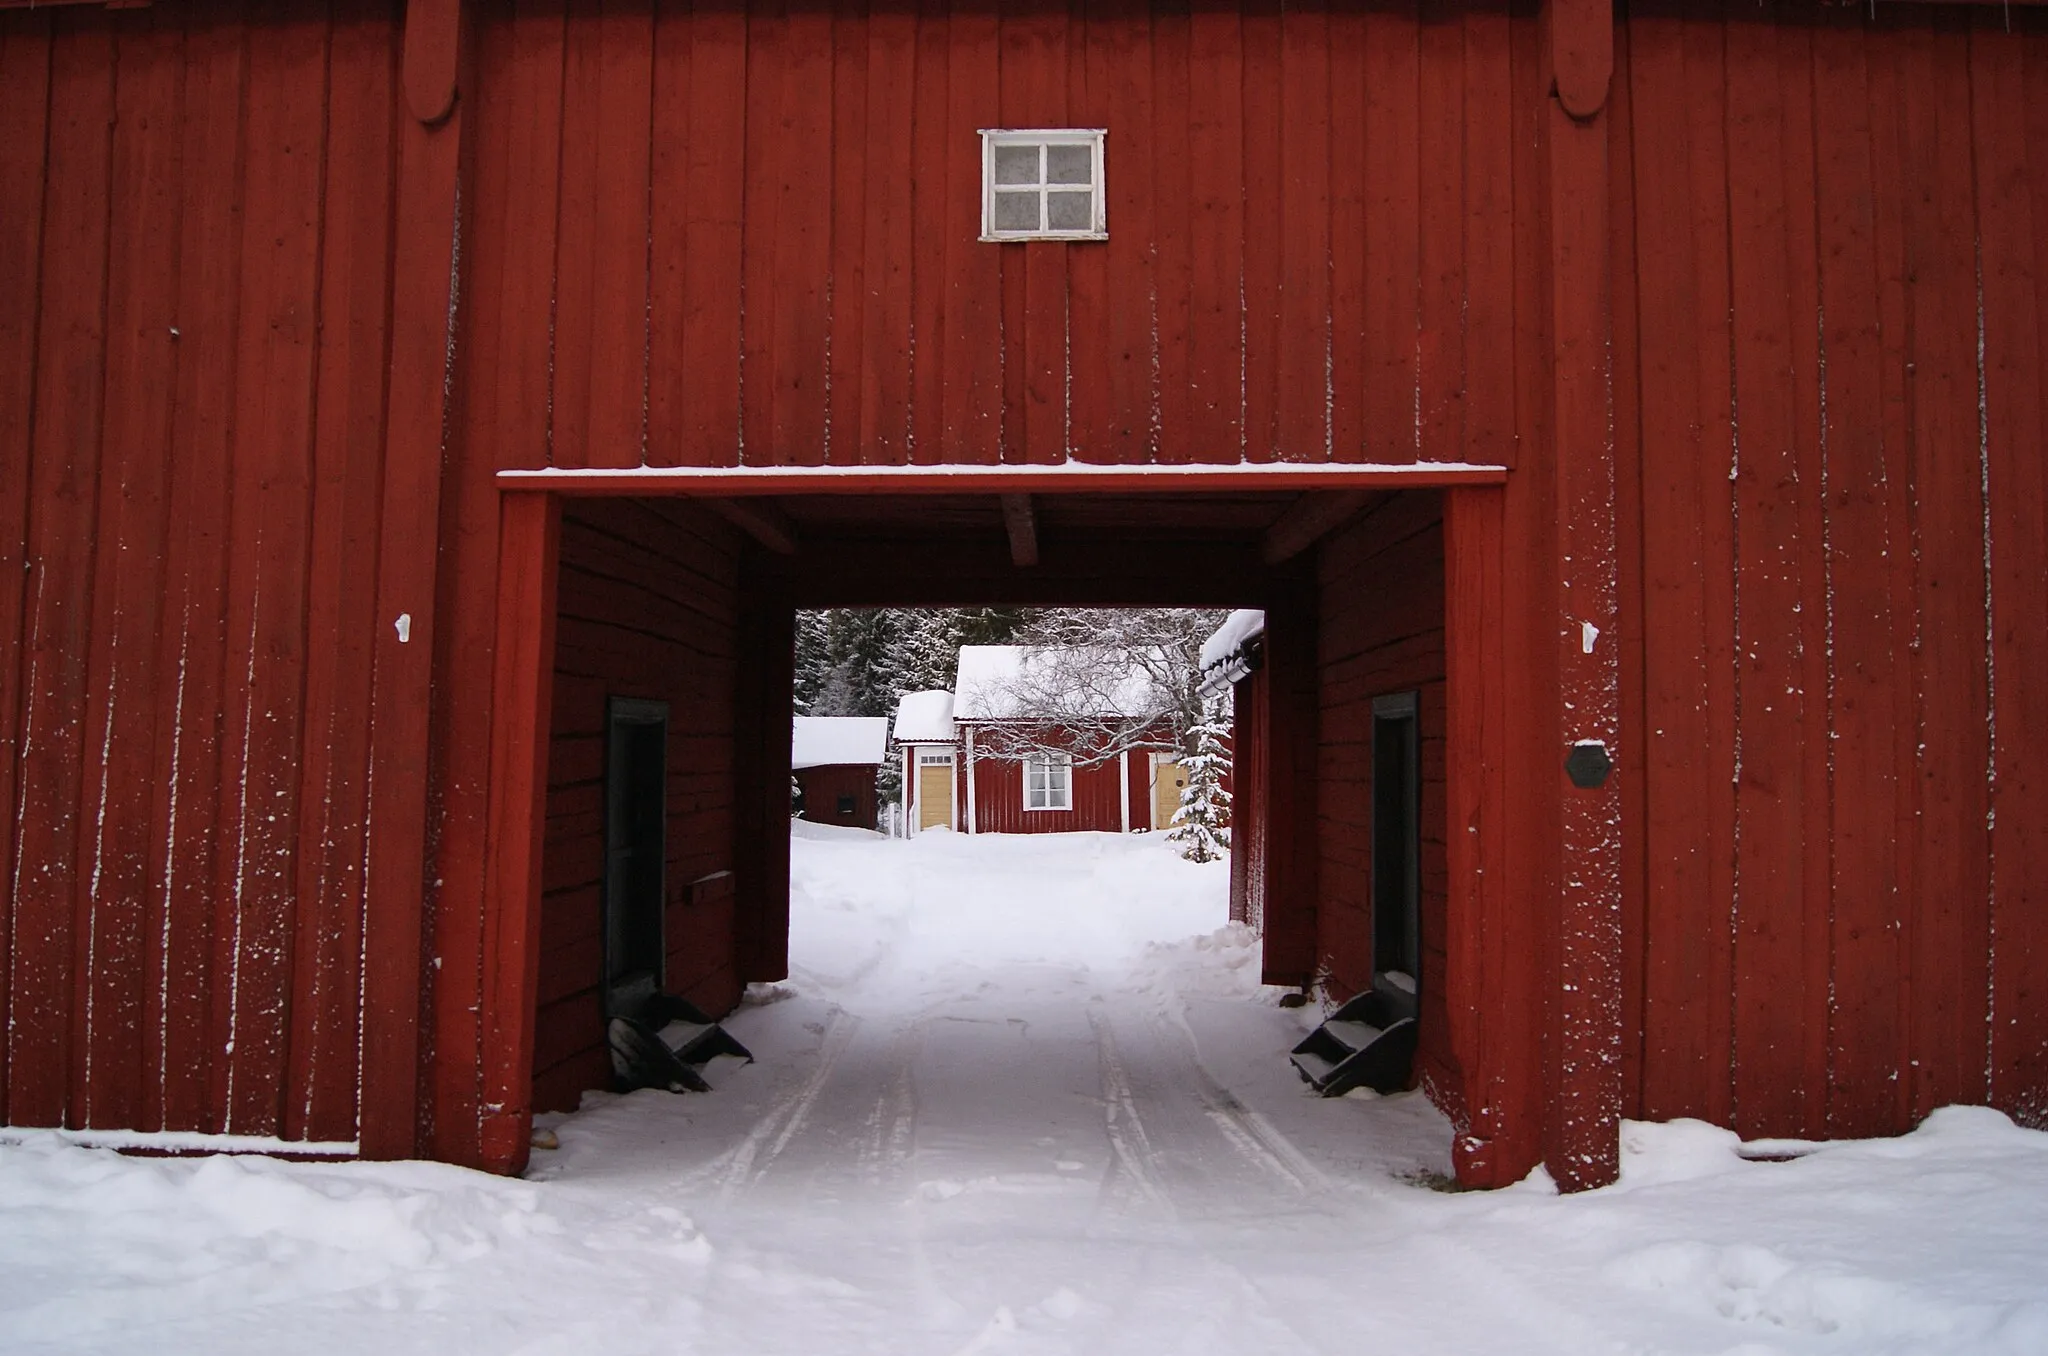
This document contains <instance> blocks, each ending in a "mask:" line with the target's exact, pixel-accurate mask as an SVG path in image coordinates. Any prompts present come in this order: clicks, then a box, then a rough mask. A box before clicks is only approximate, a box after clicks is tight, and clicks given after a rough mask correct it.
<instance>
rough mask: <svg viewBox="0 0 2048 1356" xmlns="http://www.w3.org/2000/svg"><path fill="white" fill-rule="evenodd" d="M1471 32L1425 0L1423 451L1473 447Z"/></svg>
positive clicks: (1419, 415) (1430, 456)
mask: <svg viewBox="0 0 2048 1356" xmlns="http://www.w3.org/2000/svg"><path fill="white" fill-rule="evenodd" d="M1464 42H1465V33H1464V28H1463V26H1462V24H1461V23H1460V15H1459V13H1458V9H1457V7H1456V6H1455V5H1454V4H1453V3H1452V2H1451V0H1424V3H1423V6H1422V22H1421V25H1420V32H1419V39H1418V46H1419V50H1418V52H1417V71H1418V76H1417V87H1416V94H1417V102H1418V104H1419V105H1420V107H1422V108H1425V109H1428V110H1430V114H1429V115H1428V116H1425V117H1423V118H1422V119H1421V121H1420V123H1419V126H1418V128H1417V142H1416V166H1417V170H1418V172H1419V173H1418V177H1419V179H1420V190H1419V191H1420V202H1419V204H1418V207H1417V221H1418V225H1417V236H1416V238H1417V247H1418V248H1417V261H1418V265H1419V269H1420V281H1421V287H1420V293H1421V296H1420V304H1419V329H1418V332H1417V336H1416V358H1415V376H1416V384H1417V391H1418V398H1417V404H1416V420H1417V422H1418V424H1419V428H1418V429H1417V455H1418V456H1420V457H1421V458H1422V459H1423V460H1425V461H1452V460H1457V459H1460V458H1463V457H1464V456H1466V455H1467V452H1466V448H1465V437H1464V435H1465V430H1464V406H1463V398H1464V388H1465V383H1466V380H1467V375H1466V370H1465V363H1464V358H1465V354H1464V342H1463V341H1464V326H1465V285H1464V279H1463V271H1464V262H1465V260H1464V239H1463V236H1464V212H1465V184H1464V168H1465V167H1464V163H1463V161H1464V143H1465V136H1466V132H1465V123H1464V119H1463V116H1462V114H1463V112H1464V109H1463V106H1462V104H1463V89H1464V85H1465V82H1466V80H1467V76H1466V72H1465V66H1464Z"/></svg>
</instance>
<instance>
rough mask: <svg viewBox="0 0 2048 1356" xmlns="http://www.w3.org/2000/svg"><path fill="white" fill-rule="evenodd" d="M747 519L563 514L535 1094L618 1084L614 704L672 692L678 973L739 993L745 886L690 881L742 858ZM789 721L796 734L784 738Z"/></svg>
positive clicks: (726, 1001)
mask: <svg viewBox="0 0 2048 1356" xmlns="http://www.w3.org/2000/svg"><path fill="white" fill-rule="evenodd" d="M740 552H741V546H740V537H739V534H738V533H737V532H736V531H735V530H734V529H733V528H731V527H730V526H729V525H727V524H726V523H725V522H724V521H723V520H721V519H719V518H718V517H716V516H715V515H713V514H711V513H709V512H708V511H706V510H704V509H702V508H700V507H698V506H696V505H693V504H690V503H688V502H685V501H676V500H668V501H660V500H634V499H618V500H613V499H596V500H582V501H570V502H569V504H568V505H567V507H566V508H565V510H564V513H563V523H562V550H561V583H560V593H559V596H558V604H557V618H558V620H557V622H556V634H557V642H558V643H557V646H556V659H555V671H554V684H555V685H554V705H553V714H552V716H551V718H550V722H549V731H550V733H549V741H548V743H549V754H548V777H547V810H546V820H547V827H546V837H545V846H544V848H543V855H542V862H543V869H542V896H541V934H540V937H541V943H540V967H539V981H538V988H537V989H536V990H535V991H534V993H533V994H532V995H531V998H530V1001H532V1002H533V1003H535V1004H536V1005H537V1008H538V1017H537V1020H536V1032H535V1038H534V1050H533V1083H534V1102H533V1105H534V1107H535V1108H536V1109H539V1110H545V1111H567V1110H573V1109H574V1108H575V1106H576V1100H577V1097H578V1095H579V1094H580V1093H581V1092H583V1091H584V1090H585V1089H590V1088H603V1087H608V1086H609V1085H610V1079H611V1062H610V1058H609V1056H608V1054H607V1053H606V1050H605V1044H604V1014H603V1003H602V995H601V993H600V991H599V986H600V983H601V980H602V975H603V967H604V919H603V897H602V896H603V885H604V869H605V857H604V851H605V844H604V822H605V780H604V778H605V739H606V734H605V729H606V727H605V710H606V701H607V699H608V698H610V697H640V698H647V699H651V700H655V701H663V702H667V703H668V711H669V726H668V783H667V790H668V833H667V847H668V864H667V888H666V895H667V903H666V913H665V917H664V927H665V930H666V931H665V937H666V943H667V962H666V964H667V973H666V983H667V987H668V989H669V991H670V992H673V993H678V994H681V995H682V996H684V997H685V998H688V999H689V1000H690V1001H692V1002H694V1003H696V1004H697V1005H698V1006H700V1007H702V1008H704V1009H705V1010H706V1011H708V1012H711V1013H714V1014H719V1013H724V1012H725V1011H727V1010H728V1009H730V1008H731V1007H732V1005H733V1004H734V1003H735V1002H737V1001H738V999H739V995H740V988H741V982H742V981H741V974H740V968H739V964H738V960H737V953H736V947H737V945H738V943H737V937H738V931H737V928H738V924H737V920H736V918H735V915H734V905H735V900H734V897H733V894H732V892H731V891H730V890H729V889H726V890H708V889H704V888H698V889H695V890H693V889H692V884H693V882H699V881H703V880H705V879H706V878H708V877H713V876H716V875H718V874H719V873H722V872H731V871H732V870H733V868H734V864H735V860H736V859H735V856H734V850H735V833H736V822H737V821H736V818H735V810H736V807H735V801H734V794H735V793H734V785H735V782H734V776H735V767H736V764H737V761H738V759H739V758H740V752H739V750H738V749H737V747H736V741H735V736H734V728H735V721H734V710H735V702H736V698H737V693H738V689H739V676H738V675H739V646H738V636H739V592H738V587H739V557H740ZM787 742H788V741H787V738H786V737H785V739H784V743H785V744H786V743H787Z"/></svg>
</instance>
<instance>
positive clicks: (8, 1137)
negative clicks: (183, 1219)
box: [0, 1125, 362, 1158]
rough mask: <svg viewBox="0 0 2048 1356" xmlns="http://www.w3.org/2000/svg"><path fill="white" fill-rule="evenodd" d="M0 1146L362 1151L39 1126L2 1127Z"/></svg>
mask: <svg viewBox="0 0 2048 1356" xmlns="http://www.w3.org/2000/svg"><path fill="white" fill-rule="evenodd" d="M0 1144H18V1145H22V1146H24V1147H27V1146H32V1145H38V1144H69V1145H73V1146H75V1147H77V1148H80V1149H116V1150H120V1151H122V1152H131V1153H132V1152H136V1151H140V1152H142V1153H159V1154H281V1155H285V1156H288V1157H292V1158H354V1157H356V1156H357V1155H358V1154H359V1153H361V1151H362V1146H361V1145H360V1144H358V1143H357V1142H356V1141H354V1140H331V1139H330V1140H320V1139H278V1138H276V1137H274V1136H271V1135H210V1134H207V1133H205V1132H204V1131H199V1130H65V1129H62V1128H59V1127H55V1126H34V1125H0Z"/></svg>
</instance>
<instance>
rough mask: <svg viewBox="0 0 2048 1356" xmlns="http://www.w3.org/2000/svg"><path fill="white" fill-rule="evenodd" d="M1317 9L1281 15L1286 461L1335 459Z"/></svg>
mask: <svg viewBox="0 0 2048 1356" xmlns="http://www.w3.org/2000/svg"><path fill="white" fill-rule="evenodd" d="M1329 36H1330V35H1329V20H1328V18H1327V16H1326V15H1325V14H1323V13H1322V12H1321V11H1320V10H1317V9H1314V8H1306V9H1298V10H1297V9H1289V10H1284V11H1283V13H1282V16H1281V21H1280V64H1279V70H1278V76H1279V82H1280V165H1281V181H1280V231H1281V255H1280V257H1281V260H1282V263H1281V269H1280V354H1279V361H1280V369H1279V381H1280V429H1279V454H1280V457H1281V458H1282V459H1283V460H1286V461H1327V460H1328V459H1329V456H1330V428H1329V422H1328V416H1329V410H1330V405H1331V402H1332V401H1333V400H1334V399H1335V392H1334V391H1332V390H1331V389H1330V387H1329V382H1330V344H1331V331H1332V326H1331V317H1330V248H1331V241H1330V117H1329V110H1330V79H1331V76H1330V42H1329Z"/></svg>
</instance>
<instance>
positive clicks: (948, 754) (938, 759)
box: [917, 749, 953, 767]
mask: <svg viewBox="0 0 2048 1356" xmlns="http://www.w3.org/2000/svg"><path fill="white" fill-rule="evenodd" d="M917 761H918V763H919V765H920V766H923V767H938V766H941V765H943V764H946V763H950V762H952V761H953V751H952V750H951V749H939V750H936V751H934V750H931V749H920V750H918V754H917Z"/></svg>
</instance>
